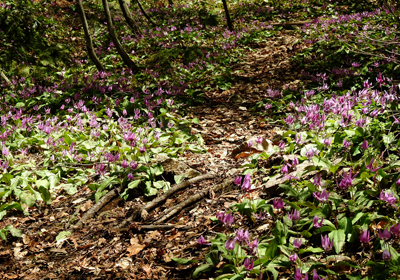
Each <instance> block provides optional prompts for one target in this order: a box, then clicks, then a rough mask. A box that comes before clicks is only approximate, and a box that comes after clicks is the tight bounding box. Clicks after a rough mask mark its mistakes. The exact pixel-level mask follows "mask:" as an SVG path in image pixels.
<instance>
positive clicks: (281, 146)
mask: <svg viewBox="0 0 400 280" xmlns="http://www.w3.org/2000/svg"><path fill="white" fill-rule="evenodd" d="M278 147H279V149H280V150H281V151H282V150H283V149H285V142H283V141H281V142H280V143H279V145H278Z"/></svg>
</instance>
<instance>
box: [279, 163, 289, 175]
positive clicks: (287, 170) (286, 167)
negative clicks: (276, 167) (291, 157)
mask: <svg viewBox="0 0 400 280" xmlns="http://www.w3.org/2000/svg"><path fill="white" fill-rule="evenodd" d="M281 173H282V174H288V173H289V168H288V166H287V165H286V164H284V165H283V166H282V169H281Z"/></svg>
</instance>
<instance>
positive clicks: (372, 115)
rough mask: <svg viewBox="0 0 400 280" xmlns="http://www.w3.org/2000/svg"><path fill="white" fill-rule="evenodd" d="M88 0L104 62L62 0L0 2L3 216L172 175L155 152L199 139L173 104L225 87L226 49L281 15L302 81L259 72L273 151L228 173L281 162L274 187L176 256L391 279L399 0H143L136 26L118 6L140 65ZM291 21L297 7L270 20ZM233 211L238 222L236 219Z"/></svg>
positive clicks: (222, 268) (261, 173)
mask: <svg viewBox="0 0 400 280" xmlns="http://www.w3.org/2000/svg"><path fill="white" fill-rule="evenodd" d="M111 4H112V5H111V7H113V4H115V5H114V6H115V7H116V3H113V2H111ZM84 5H85V9H86V13H87V17H88V21H89V25H90V26H91V30H92V38H93V42H94V47H95V50H96V54H97V55H98V57H99V59H100V61H101V63H102V64H103V65H104V68H105V71H97V69H96V67H95V66H94V65H93V64H92V62H91V61H90V60H88V58H87V57H86V52H85V51H84V39H83V36H82V30H81V23H80V21H79V16H78V14H77V8H76V7H75V5H74V4H71V5H69V6H68V7H60V6H59V5H58V4H57V3H56V2H54V1H48V0H43V1H38V2H37V1H6V2H5V3H2V4H0V14H1V15H2V16H1V17H0V29H1V31H2V32H1V33H0V40H1V42H2V44H3V47H2V49H1V50H2V53H1V55H0V62H1V69H0V70H2V71H4V73H5V75H6V76H8V77H10V81H11V84H7V83H6V82H3V81H2V83H3V84H2V86H1V87H0V90H1V97H0V98H1V103H0V116H1V118H0V125H1V127H0V140H1V141H0V149H1V154H0V169H1V171H2V172H1V174H0V198H1V203H0V219H2V218H4V217H9V216H22V215H30V214H32V213H36V212H40V211H43V209H44V208H46V207H47V206H48V205H50V204H51V202H52V201H53V200H54V199H60V197H67V196H70V195H73V194H74V193H76V192H77V191H78V189H79V188H82V187H87V188H89V189H90V190H91V191H92V192H93V199H94V201H95V202H97V201H99V199H100V198H101V197H103V196H104V195H105V194H106V193H107V192H108V191H109V190H110V189H111V188H115V187H118V186H123V188H124V192H123V193H122V194H121V196H122V197H123V198H124V199H132V198H133V196H134V195H137V193H138V192H137V190H140V192H141V193H143V194H144V195H146V196H148V197H153V196H155V195H156V194H157V193H158V192H159V190H160V189H161V190H163V191H166V190H168V189H169V188H170V187H171V182H168V181H165V180H163V178H162V177H161V175H162V174H163V168H162V166H161V165H160V164H159V163H156V162H155V160H154V158H155V157H157V156H160V155H165V156H167V157H179V156H180V155H181V154H183V153H184V152H185V151H191V152H194V153H205V152H206V150H205V149H204V141H203V139H202V137H201V135H200V134H198V135H192V134H191V132H190V127H191V125H192V124H196V123H198V122H199V120H197V119H190V118H188V117H185V110H186V108H187V107H188V106H196V105H197V104H201V103H204V102H207V97H206V96H205V93H206V92H210V91H225V90H228V89H230V88H231V87H232V83H233V82H234V81H235V77H234V76H233V74H237V73H232V70H231V65H232V64H233V63H235V62H238V61H241V60H242V59H243V57H244V56H245V55H246V54H248V53H251V52H252V51H253V48H254V46H257V44H261V43H262V42H263V41H264V40H265V39H266V38H273V37H274V36H278V35H282V34H284V32H287V31H289V32H292V33H294V34H296V35H297V36H298V38H299V39H298V40H297V41H296V42H295V43H294V44H293V46H292V47H293V49H295V50H296V53H295V54H294V56H293V57H292V58H291V59H292V63H293V64H294V65H296V67H297V68H298V69H299V70H300V71H301V72H302V76H303V83H302V84H300V85H299V86H284V87H283V88H271V89H269V90H268V91H267V92H266V93H265V96H263V98H262V100H261V101H259V102H258V103H257V104H255V105H254V108H253V109H254V110H253V111H254V112H257V113H255V114H261V115H263V116H265V118H266V120H267V121H269V122H275V123H277V124H279V125H280V126H281V127H284V131H283V133H282V137H281V141H280V143H277V145H275V147H274V152H272V153H265V152H264V153H261V154H254V155H252V156H251V157H250V158H249V160H248V163H247V164H245V165H244V166H242V169H243V173H242V176H239V177H237V178H236V180H235V184H236V185H237V186H238V187H241V188H242V189H243V191H244V192H252V191H253V189H254V188H255V187H254V186H255V185H256V184H258V183H260V184H263V183H266V182H268V181H269V180H273V179H274V177H275V176H279V175H284V176H286V179H287V180H286V181H285V182H284V183H283V184H281V185H280V189H281V191H282V196H280V197H279V198H278V197H277V198H271V199H256V200H253V199H244V200H242V201H238V203H237V204H234V205H232V206H231V209H230V211H228V212H219V213H217V215H216V217H215V218H214V221H215V223H221V224H222V225H223V226H224V227H223V230H221V232H219V233H218V234H214V235H213V236H211V235H210V236H201V237H200V238H199V240H198V243H199V244H200V245H201V246H208V247H209V251H208V252H207V253H206V254H205V258H204V260H203V261H198V260H187V259H175V261H176V262H178V263H180V264H190V263H197V262H199V263H200V264H199V266H198V267H197V268H196V269H195V270H194V272H193V275H192V276H193V277H194V278H196V277H199V276H208V277H215V279H245V278H247V279H256V278H258V279H271V278H273V279H283V277H286V278H294V279H296V280H300V279H311V277H312V278H313V279H325V278H326V279H351V280H353V279H383V278H386V279H398V277H399V273H400V263H399V262H400V259H399V248H400V220H399V212H398V211H399V210H398V206H400V204H399V203H398V202H399V194H398V191H399V186H400V147H399V143H400V142H399V141H400V139H399V132H398V130H399V126H400V120H399V119H400V116H399V90H400V81H399V77H400V66H399V60H400V50H399V45H400V40H399V33H400V29H399V24H400V19H399V17H400V12H399V7H398V5H397V6H396V4H393V5H390V2H388V1H383V2H380V1H319V0H317V1H313V0H292V1H256V0H255V1H235V2H232V3H229V9H230V12H231V17H232V19H233V24H234V28H235V30H234V31H229V30H228V29H227V27H226V24H225V16H224V13H223V8H222V4H221V3H219V2H217V1H211V0H210V1H207V2H203V1H193V2H188V3H184V4H180V3H176V4H175V5H169V6H168V5H166V4H165V3H159V2H157V5H153V4H150V3H148V6H147V12H148V14H149V15H150V17H151V18H152V20H153V21H154V23H155V26H153V25H151V24H150V23H148V22H146V21H145V20H138V21H137V24H138V26H139V30H140V32H138V33H133V32H132V31H131V30H130V29H129V28H128V27H127V25H126V24H125V22H124V20H123V16H122V14H120V13H119V12H118V9H116V8H115V9H114V10H113V11H115V12H114V25H115V30H116V32H117V34H118V36H119V38H120V40H121V43H122V45H123V46H124V48H125V50H126V51H127V52H128V53H129V55H130V58H131V59H132V60H133V61H134V62H135V63H137V65H139V67H140V70H141V71H139V72H133V71H132V70H129V69H126V68H125V67H124V64H123V61H122V60H121V59H120V58H119V56H118V54H117V53H116V51H115V48H114V45H113V43H112V41H111V39H110V37H109V34H108V32H107V26H106V24H105V22H104V19H103V18H102V7H101V5H99V3H97V2H94V1H86V2H84ZM131 11H132V16H133V17H134V18H136V19H141V18H142V16H141V14H140V10H139V9H136V8H134V7H131ZM295 21H297V22H298V21H304V23H303V24H302V25H300V27H299V28H295V27H294V26H293V25H290V24H289V25H283V24H282V23H284V22H295ZM295 26H297V25H295ZM272 112H280V113H279V114H271V113H272ZM260 141H262V139H260ZM277 155H278V156H280V158H282V161H281V162H280V163H279V164H277V165H274V166H273V167H272V168H271V169H270V170H266V169H265V168H264V167H263V166H262V165H260V164H259V162H260V160H263V161H268V159H270V158H271V157H272V156H277ZM252 177H257V178H261V179H258V180H260V182H255V181H254V180H252ZM183 179H184V178H182V177H179V176H178V177H176V178H175V182H176V183H179V182H181V181H182V180H183ZM238 215H241V216H245V217H247V222H246V223H244V224H243V223H241V224H238V223H236V222H235V220H236V219H235V217H237V216H238ZM261 223H268V224H269V225H270V230H269V232H268V233H267V234H265V235H261V236H259V235H257V234H256V232H255V231H253V229H254V228H255V227H256V226H257V225H259V224H261ZM21 234H22V232H21V231H20V230H19V229H17V228H15V227H13V226H12V225H7V226H6V227H4V228H2V229H0V238H1V239H2V240H4V241H6V240H7V238H10V237H11V238H18V237H20V236H21ZM206 240H209V241H208V242H207V241H206Z"/></svg>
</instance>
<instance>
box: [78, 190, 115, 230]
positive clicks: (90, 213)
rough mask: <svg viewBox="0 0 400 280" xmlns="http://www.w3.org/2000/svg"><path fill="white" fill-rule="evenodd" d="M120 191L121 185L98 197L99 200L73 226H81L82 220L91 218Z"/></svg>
mask: <svg viewBox="0 0 400 280" xmlns="http://www.w3.org/2000/svg"><path fill="white" fill-rule="evenodd" d="M121 192H122V187H119V188H117V189H113V190H111V191H109V192H108V193H107V194H106V195H105V196H103V197H102V198H100V200H99V201H98V202H97V203H96V204H95V205H93V206H92V207H91V208H90V209H89V210H88V211H87V212H86V213H85V214H84V215H83V216H82V218H81V219H80V220H79V221H78V222H77V223H76V224H75V225H74V226H73V227H81V226H82V225H83V223H84V222H86V221H87V220H89V219H91V218H93V216H94V215H95V214H96V213H97V212H99V210H100V209H101V208H103V206H104V205H106V204H107V203H108V202H109V201H110V200H111V199H113V198H114V197H115V196H117V195H118V194H119V193H121Z"/></svg>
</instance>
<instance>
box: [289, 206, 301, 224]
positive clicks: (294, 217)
mask: <svg viewBox="0 0 400 280" xmlns="http://www.w3.org/2000/svg"><path fill="white" fill-rule="evenodd" d="M299 218H300V213H299V211H297V210H296V209H294V210H293V212H292V213H291V214H289V220H291V221H297V220H298V219H299Z"/></svg>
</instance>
